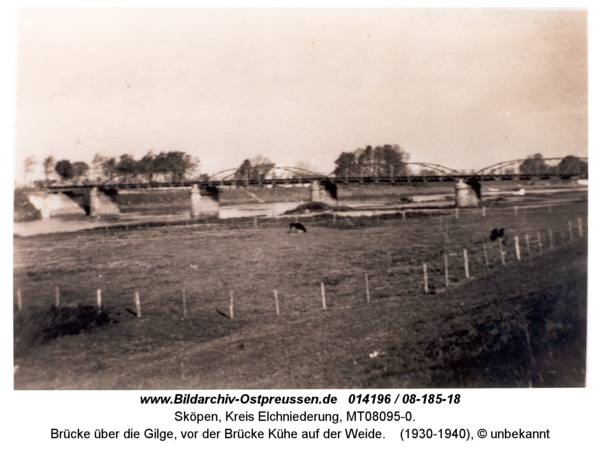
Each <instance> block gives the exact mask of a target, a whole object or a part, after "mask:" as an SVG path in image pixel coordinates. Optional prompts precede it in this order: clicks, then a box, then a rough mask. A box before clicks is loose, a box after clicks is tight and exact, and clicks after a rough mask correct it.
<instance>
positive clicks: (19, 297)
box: [17, 289, 23, 311]
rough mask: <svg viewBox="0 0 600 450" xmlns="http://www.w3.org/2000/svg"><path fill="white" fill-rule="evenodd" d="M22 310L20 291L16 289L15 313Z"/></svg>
mask: <svg viewBox="0 0 600 450" xmlns="http://www.w3.org/2000/svg"><path fill="white" fill-rule="evenodd" d="M22 309H23V301H22V299H21V289H17V311H21V310H22Z"/></svg>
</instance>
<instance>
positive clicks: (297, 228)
mask: <svg viewBox="0 0 600 450" xmlns="http://www.w3.org/2000/svg"><path fill="white" fill-rule="evenodd" d="M288 233H306V227H305V226H304V225H302V224H301V223H300V222H292V223H290V230H289V231H288Z"/></svg>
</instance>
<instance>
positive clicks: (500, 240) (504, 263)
mask: <svg viewBox="0 0 600 450" xmlns="http://www.w3.org/2000/svg"><path fill="white" fill-rule="evenodd" d="M498 247H499V248H500V258H501V259H502V265H503V266H505V265H506V260H505V259H504V249H503V248H502V239H499V240H498Z"/></svg>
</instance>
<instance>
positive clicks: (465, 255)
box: [463, 248, 469, 278]
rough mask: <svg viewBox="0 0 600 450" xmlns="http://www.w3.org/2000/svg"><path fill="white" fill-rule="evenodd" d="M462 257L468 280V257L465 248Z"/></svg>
mask: <svg viewBox="0 0 600 450" xmlns="http://www.w3.org/2000/svg"><path fill="white" fill-rule="evenodd" d="M463 256H464V259H465V276H466V277H467V278H469V255H468V254H467V249H466V248H463Z"/></svg>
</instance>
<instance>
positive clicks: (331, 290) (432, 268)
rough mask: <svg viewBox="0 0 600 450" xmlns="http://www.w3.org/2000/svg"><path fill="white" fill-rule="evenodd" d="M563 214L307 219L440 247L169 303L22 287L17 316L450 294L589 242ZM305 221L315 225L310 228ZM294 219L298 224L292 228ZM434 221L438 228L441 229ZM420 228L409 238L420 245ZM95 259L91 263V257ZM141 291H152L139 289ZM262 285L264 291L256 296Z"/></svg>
mask: <svg viewBox="0 0 600 450" xmlns="http://www.w3.org/2000/svg"><path fill="white" fill-rule="evenodd" d="M564 206H565V205H564V204H558V203H556V202H554V203H548V204H538V205H528V206H518V207H515V206H512V207H498V208H490V207H486V208H479V209H465V210H458V209H456V210H448V209H445V210H442V209H431V210H410V211H402V212H394V213H390V214H384V215H380V216H377V217H350V216H338V215H336V214H331V213H328V214H319V215H312V216H305V217H303V221H304V222H305V223H307V224H308V225H314V226H327V227H334V228H357V227H360V226H365V227H367V226H375V227H377V226H394V222H393V221H394V220H400V221H402V222H403V223H404V222H406V221H407V218H409V219H410V218H419V219H420V220H427V221H429V226H430V227H431V226H436V227H438V232H439V233H438V234H437V238H436V242H435V243H432V242H426V243H423V242H419V241H418V240H414V241H413V242H412V243H411V252H410V255H406V254H405V252H404V251H403V250H402V249H397V248H390V249H389V250H388V251H385V252H373V254H369V253H368V252H366V253H365V254H364V255H362V257H363V258H364V263H363V264H360V265H359V264H357V265H354V266H352V268H351V269H350V270H344V271H340V272H339V273H334V274H329V275H327V276H323V277H322V278H318V277H317V276H315V275H314V274H311V275H310V276H307V277H294V276H281V277H278V279H275V280H274V279H268V278H265V279H264V281H262V282H261V283H256V282H255V283H253V284H252V285H251V286H250V285H248V284H246V283H244V282H243V280H238V281H237V282H236V281H228V282H224V281H223V280H218V279H215V280H212V279H210V278H209V279H208V280H206V279H205V280H204V281H203V282H202V283H198V284H190V283H186V284H185V285H182V284H181V283H179V282H178V281H177V280H176V277H175V280H172V281H169V282H168V283H169V284H170V285H172V286H168V289H167V290H166V291H167V292H168V294H167V295H164V294H161V295H154V294H153V292H152V290H149V289H144V290H142V289H132V288H128V289H122V288H120V287H119V283H113V284H111V283H107V284H105V285H103V287H102V288H97V287H95V286H93V284H94V283H90V288H89V289H86V290H85V291H82V290H81V288H80V287H79V286H75V287H69V286H63V285H60V283H58V282H57V283H56V285H55V286H54V288H53V289H51V290H50V292H47V291H45V290H42V289H40V286H39V285H36V284H35V283H31V284H29V283H22V284H21V285H19V286H17V288H16V290H15V296H14V298H15V310H16V312H17V313H19V312H21V311H24V310H26V309H28V308H31V307H37V308H38V309H39V308H47V307H48V306H49V305H54V306H55V307H63V306H69V305H72V303H73V299H78V302H79V303H85V304H93V305H95V306H96V307H97V308H98V311H102V310H103V309H104V310H107V309H111V308H112V309H116V308H119V309H120V310H122V311H127V312H128V313H130V314H131V315H132V316H135V317H137V318H139V319H143V318H145V317H148V316H151V315H157V314H173V315H176V316H181V317H188V316H192V315H198V314H207V313H210V314H213V313H218V314H220V315H222V316H224V317H228V318H230V319H232V320H239V319H243V318H248V317H259V316H261V315H277V316H280V315H281V316H283V315H288V316H289V315H294V314H303V313H307V312H316V311H318V310H327V309H332V308H333V309H335V308H345V307H352V306H356V305H361V304H365V303H375V302H380V301H383V300H390V301H393V300H394V299H402V298H405V297H414V296H418V295H422V294H434V293H436V292H439V291H442V290H447V289H451V288H452V286H453V285H455V284H456V283H460V282H462V281H463V280H467V279H473V278H478V277H482V276H486V275H487V274H489V273H490V272H491V271H494V270H501V269H502V267H503V266H507V265H513V264H518V263H520V262H521V261H524V260H526V259H528V258H535V257H539V256H540V255H543V254H544V253H546V252H548V251H553V250H555V249H558V248H559V247H561V246H564V245H567V244H569V243H571V242H574V241H576V240H578V239H581V238H584V237H585V236H586V235H587V219H586V217H587V216H573V215H572V214H571V213H570V212H569V213H568V214H565V211H564ZM586 207H587V204H586ZM306 218H309V220H310V221H309V222H306V220H305V219H306ZM298 219H299V218H298V217H293V220H298ZM435 221H439V225H438V222H435ZM475 221H477V223H476V225H474V223H475ZM288 222H289V219H288V220H284V219H280V218H278V219H273V218H257V217H252V218H242V219H236V220H233V221H231V223H230V224H229V226H232V225H233V227H234V228H235V227H236V226H239V227H240V228H265V227H266V228H269V227H282V226H286V225H287V223H288ZM504 223H506V224H507V226H506V227H505V228H506V232H505V233H506V234H505V235H504V236H502V237H501V238H498V239H495V240H493V241H492V239H491V237H490V233H489V232H490V230H491V229H492V228H499V227H501V226H502V225H503V224H504ZM195 225H197V224H195ZM222 225H223V224H222ZM222 225H221V226H222ZM419 225H420V224H418V223H415V224H414V225H413V226H412V228H411V229H412V231H413V232H414V233H415V235H416V236H418V233H419V229H418V228H419ZM148 228H150V227H148ZM474 230H476V231H474ZM97 231H100V232H123V231H128V230H126V229H125V230H124V229H123V228H118V229H108V230H107V229H105V230H97ZM89 257H90V258H93V255H90V256H89ZM134 281H135V280H134ZM138 284H139V285H142V286H144V285H147V284H150V283H149V281H148V280H139V283H138ZM257 284H259V285H261V286H264V288H261V289H260V290H257V289H256V285H257ZM164 291H165V290H164V289H163V291H162V292H164ZM44 299H45V300H44ZM65 300H66V301H65Z"/></svg>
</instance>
